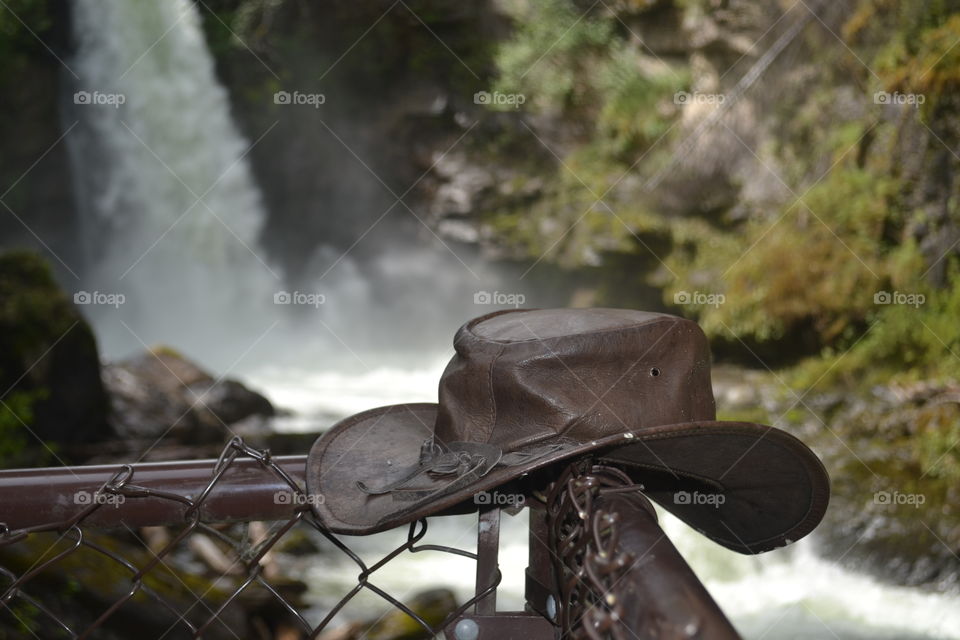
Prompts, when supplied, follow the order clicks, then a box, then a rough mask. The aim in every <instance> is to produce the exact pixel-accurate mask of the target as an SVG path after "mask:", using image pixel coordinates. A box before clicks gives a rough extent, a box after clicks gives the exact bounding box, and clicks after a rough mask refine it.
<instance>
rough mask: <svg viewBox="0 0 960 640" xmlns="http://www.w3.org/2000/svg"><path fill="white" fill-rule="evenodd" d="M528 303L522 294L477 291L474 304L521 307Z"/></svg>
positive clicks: (474, 295)
mask: <svg viewBox="0 0 960 640" xmlns="http://www.w3.org/2000/svg"><path fill="white" fill-rule="evenodd" d="M526 301H527V296H525V295H523V294H522V293H506V292H503V291H494V292H493V293H491V292H489V291H477V292H476V293H474V294H473V304H495V305H500V306H504V307H505V306H512V307H519V306H520V305H522V304H523V303H524V302H526Z"/></svg>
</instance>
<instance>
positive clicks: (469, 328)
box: [465, 309, 695, 345]
mask: <svg viewBox="0 0 960 640" xmlns="http://www.w3.org/2000/svg"><path fill="white" fill-rule="evenodd" d="M508 311H513V309H508ZM525 311H539V309H525ZM489 319H490V318H482V319H481V318H477V320H480V321H481V322H483V321H486V320H489ZM682 320H686V319H685V318H680V317H673V316H667V317H665V318H658V319H657V320H651V321H650V322H644V323H643V324H632V325H627V326H623V327H612V328H610V329H596V330H594V331H586V332H583V333H576V334H564V335H562V336H550V337H549V338H539V337H537V336H534V337H532V338H524V339H523V340H498V339H496V338H488V337H486V336H482V335H480V334H479V333H476V332H475V331H474V330H473V324H474V323H473V322H469V323H467V324H466V325H465V327H466V330H467V331H469V332H470V335H472V336H474V337H475V338H477V339H478V340H485V341H487V342H494V343H496V344H504V345H506V344H519V343H523V342H536V341H541V342H546V341H547V340H557V339H559V338H565V337H569V336H571V335H577V336H592V335H600V334H604V333H614V332H616V331H624V330H626V329H638V328H640V327H646V326H648V325H654V324H659V323H661V322H674V323H677V324H679V321H682ZM686 321H687V322H690V323H691V324H695V323H693V322H692V321H690V320H686ZM477 324H479V323H477Z"/></svg>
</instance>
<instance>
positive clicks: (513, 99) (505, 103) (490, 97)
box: [473, 91, 527, 109]
mask: <svg viewBox="0 0 960 640" xmlns="http://www.w3.org/2000/svg"><path fill="white" fill-rule="evenodd" d="M526 101H527V96H525V95H524V94H522V93H501V92H499V91H494V92H493V93H490V92H489V91H477V92H476V93H475V94H473V104H485V105H489V106H493V107H513V108H514V109H519V108H520V105H522V104H523V103H524V102H526Z"/></svg>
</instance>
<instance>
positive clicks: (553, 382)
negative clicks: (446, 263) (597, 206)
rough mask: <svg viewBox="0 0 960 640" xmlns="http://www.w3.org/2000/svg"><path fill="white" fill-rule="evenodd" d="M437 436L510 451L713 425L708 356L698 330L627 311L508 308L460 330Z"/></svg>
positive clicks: (691, 325)
mask: <svg viewBox="0 0 960 640" xmlns="http://www.w3.org/2000/svg"><path fill="white" fill-rule="evenodd" d="M454 347H455V349H456V355H455V356H454V357H453V359H452V360H451V361H450V363H449V364H448V366H447V368H446V370H445V371H444V373H443V376H442V377H441V379H440V408H439V412H438V415H437V423H436V438H437V439H438V440H440V441H441V442H444V443H449V442H457V441H460V442H485V443H491V444H496V445H498V446H500V447H501V448H502V449H503V450H504V451H513V450H516V449H517V448H519V447H522V446H525V445H528V444H533V443H536V442H539V441H543V440H550V439H555V438H556V437H557V436H565V437H568V438H571V439H574V440H578V441H581V442H588V441H591V440H593V439H598V438H602V437H605V436H610V435H614V434H617V433H624V432H627V431H635V430H637V429H640V428H644V427H653V426H658V425H665V424H678V423H683V422H693V421H701V420H713V419H715V416H716V410H715V404H714V398H713V391H712V389H711V386H710V351H709V346H708V343H707V339H706V336H704V334H703V332H702V331H701V329H700V328H699V327H698V326H697V325H696V323H694V322H691V321H689V320H685V319H683V318H678V317H676V316H671V315H667V314H660V313H649V312H643V311H633V310H627V309H536V310H525V309H521V310H510V311H506V312H503V311H502V312H497V313H493V314H489V315H486V316H482V317H480V318H477V319H475V320H473V321H471V322H469V323H467V324H466V325H464V326H463V327H461V328H460V330H459V331H458V332H457V335H456V338H455V339H454Z"/></svg>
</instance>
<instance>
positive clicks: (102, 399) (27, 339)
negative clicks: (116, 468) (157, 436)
mask: <svg viewBox="0 0 960 640" xmlns="http://www.w3.org/2000/svg"><path fill="white" fill-rule="evenodd" d="M0 398H2V399H3V401H4V403H5V404H6V405H7V407H9V409H8V408H7V407H3V406H2V405H0V433H2V434H3V435H4V438H5V439H6V440H7V443H8V445H7V448H8V451H7V452H6V453H7V455H8V457H9V456H13V459H12V460H9V459H8V462H16V461H20V462H19V463H20V464H29V462H28V460H30V459H31V454H30V453H29V451H30V450H35V451H37V452H40V453H41V457H42V455H43V453H44V452H46V448H45V447H44V446H43V445H42V444H41V442H39V440H42V441H44V442H51V443H57V444H65V445H69V444H75V443H80V442H96V441H100V440H104V439H106V438H108V437H109V436H110V428H109V425H108V422H107V413H108V402H107V395H106V393H105V391H104V387H103V384H102V382H101V380H100V361H99V358H98V356H97V343H96V339H95V338H94V335H93V331H92V330H91V329H90V326H89V325H88V324H87V323H86V321H85V320H84V319H83V317H82V316H81V315H80V313H79V312H78V311H77V309H76V308H75V307H74V305H73V304H72V303H71V301H70V299H69V298H68V297H67V294H66V293H65V292H64V291H63V290H62V289H61V288H60V287H59V286H58V285H57V283H56V281H55V280H54V278H53V274H52V273H51V270H50V267H49V265H48V264H47V262H46V261H45V260H44V259H43V258H41V257H40V256H38V255H37V254H34V253H32V252H29V251H20V250H18V251H10V252H7V253H3V254H0ZM22 423H25V424H26V425H27V426H28V427H29V430H30V432H32V435H31V434H29V432H27V431H26V429H24V428H23V424H22ZM8 433H11V434H13V435H14V436H15V437H14V439H13V441H15V442H19V443H20V444H22V447H24V450H23V451H9V449H10V442H11V440H10V439H9V438H7V437H6V435H7V434H8ZM38 439H39V440H38ZM18 454H22V455H18ZM47 462H49V461H47Z"/></svg>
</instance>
